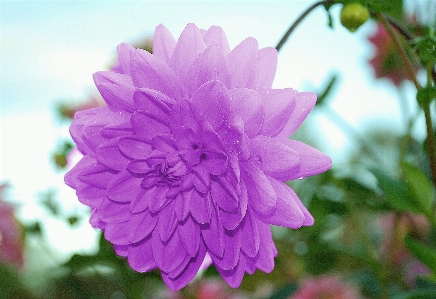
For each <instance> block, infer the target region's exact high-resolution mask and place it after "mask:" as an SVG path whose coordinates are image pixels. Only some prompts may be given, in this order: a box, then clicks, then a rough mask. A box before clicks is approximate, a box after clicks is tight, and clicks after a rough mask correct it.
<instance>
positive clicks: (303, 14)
mask: <svg viewBox="0 0 436 299" xmlns="http://www.w3.org/2000/svg"><path fill="white" fill-rule="evenodd" d="M327 4H333V0H323V1H318V2H316V3H314V4H312V5H311V6H310V7H309V8H307V9H306V10H305V11H304V12H303V13H302V14H301V16H300V17H299V18H298V19H297V20H296V21H295V22H294V23H293V24H292V25H291V27H289V29H288V31H286V33H285V35H283V37H282V39H281V40H280V41H279V43H278V44H277V46H276V49H277V52H278V51H280V49H281V48H282V47H283V45H284V44H285V43H286V41H287V40H288V38H289V36H290V35H291V33H292V32H293V31H294V30H295V28H297V26H298V25H299V24H300V23H301V22H302V21H303V20H304V18H305V17H306V16H307V15H308V14H309V13H310V12H311V11H312V10H314V9H315V8H316V7H317V6H319V5H327Z"/></svg>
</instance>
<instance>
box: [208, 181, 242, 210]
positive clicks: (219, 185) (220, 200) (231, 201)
mask: <svg viewBox="0 0 436 299" xmlns="http://www.w3.org/2000/svg"><path fill="white" fill-rule="evenodd" d="M210 194H211V196H212V200H213V201H214V203H216V204H217V205H218V206H219V207H220V208H222V209H223V210H225V211H228V212H236V210H237V209H238V199H237V195H236V194H232V192H230V190H228V188H226V186H225V185H224V183H223V181H222V180H220V179H218V178H213V179H212V181H211V184H210Z"/></svg>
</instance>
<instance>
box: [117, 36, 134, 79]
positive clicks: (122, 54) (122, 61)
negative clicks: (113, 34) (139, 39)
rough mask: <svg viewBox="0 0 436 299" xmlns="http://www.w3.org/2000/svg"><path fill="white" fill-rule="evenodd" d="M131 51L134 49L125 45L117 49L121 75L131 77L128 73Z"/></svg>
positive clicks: (129, 72) (120, 45)
mask: <svg viewBox="0 0 436 299" xmlns="http://www.w3.org/2000/svg"><path fill="white" fill-rule="evenodd" d="M133 50H135V48H134V47H132V46H131V45H129V44H126V43H122V44H119V45H118V47H117V51H118V62H119V65H120V67H121V71H122V73H123V74H126V75H128V76H131V74H132V73H131V71H130V60H131V55H130V54H131V52H132V51H133Z"/></svg>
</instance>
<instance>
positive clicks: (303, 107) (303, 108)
mask: <svg viewBox="0 0 436 299" xmlns="http://www.w3.org/2000/svg"><path fill="white" fill-rule="evenodd" d="M315 103H316V94H315V93H313V92H299V93H297V94H296V99H295V106H294V108H293V109H292V112H291V115H290V116H289V118H288V121H287V122H286V124H285V125H284V127H283V128H282V129H281V130H280V131H279V132H278V133H277V134H276V135H275V137H283V138H289V136H291V135H292V134H294V133H295V131H297V129H298V128H299V127H300V125H301V124H302V123H303V121H304V119H305V118H306V117H307V115H308V114H309V112H310V111H312V109H313V107H314V106H315Z"/></svg>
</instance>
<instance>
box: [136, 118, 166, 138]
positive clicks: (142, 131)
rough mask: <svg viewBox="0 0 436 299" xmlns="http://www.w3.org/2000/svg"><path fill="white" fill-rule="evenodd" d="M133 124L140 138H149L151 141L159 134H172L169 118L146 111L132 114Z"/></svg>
mask: <svg viewBox="0 0 436 299" xmlns="http://www.w3.org/2000/svg"><path fill="white" fill-rule="evenodd" d="M131 124H132V128H133V130H134V131H135V133H136V134H137V135H138V136H140V137H142V138H147V139H148V140H151V138H153V137H154V136H156V135H158V134H165V133H169V132H170V127H169V126H170V124H169V122H168V118H164V117H163V116H162V115H158V114H154V113H150V112H146V111H136V112H134V113H133V114H132V118H131Z"/></svg>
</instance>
